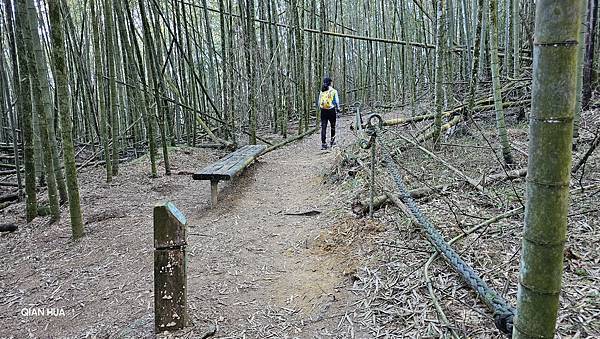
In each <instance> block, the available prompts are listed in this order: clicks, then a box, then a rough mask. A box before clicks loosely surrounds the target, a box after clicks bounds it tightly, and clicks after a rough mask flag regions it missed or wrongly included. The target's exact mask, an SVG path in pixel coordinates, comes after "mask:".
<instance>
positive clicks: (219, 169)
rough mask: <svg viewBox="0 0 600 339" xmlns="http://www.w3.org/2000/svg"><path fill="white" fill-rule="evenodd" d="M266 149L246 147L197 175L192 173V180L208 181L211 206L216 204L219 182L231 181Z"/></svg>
mask: <svg viewBox="0 0 600 339" xmlns="http://www.w3.org/2000/svg"><path fill="white" fill-rule="evenodd" d="M266 148H267V147H266V146H265V145H247V146H244V147H241V148H239V149H237V150H236V151H234V152H232V153H229V154H228V155H227V156H225V157H223V158H222V159H220V160H219V161H217V162H215V163H214V164H211V165H209V166H207V167H205V168H204V169H202V170H201V171H200V172H198V173H194V174H193V175H192V178H193V179H194V180H210V202H211V206H215V205H216V204H217V192H218V191H217V189H218V185H219V181H221V180H231V179H232V178H234V177H235V176H237V175H238V174H240V173H242V171H243V170H244V169H245V168H246V167H248V165H250V164H251V163H253V162H254V160H255V159H256V157H257V156H258V155H260V154H261V153H262V152H263V151H264V150H265V149H266Z"/></svg>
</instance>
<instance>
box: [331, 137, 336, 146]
mask: <svg viewBox="0 0 600 339" xmlns="http://www.w3.org/2000/svg"><path fill="white" fill-rule="evenodd" d="M333 146H337V143H336V142H335V139H331V147H332V148H333Z"/></svg>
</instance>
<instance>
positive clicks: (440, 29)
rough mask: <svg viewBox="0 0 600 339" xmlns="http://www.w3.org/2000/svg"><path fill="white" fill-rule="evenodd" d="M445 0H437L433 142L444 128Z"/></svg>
mask: <svg viewBox="0 0 600 339" xmlns="http://www.w3.org/2000/svg"><path fill="white" fill-rule="evenodd" d="M444 1H445V0H437V1H436V30H435V66H434V67H435V94H434V95H435V113H436V114H435V118H434V120H433V125H434V127H433V128H434V134H433V142H434V143H435V144H438V141H439V138H440V131H441V128H442V112H443V111H444V104H443V87H442V83H443V79H442V78H443V65H444V44H445V41H444V30H445V19H444V11H445V9H444Z"/></svg>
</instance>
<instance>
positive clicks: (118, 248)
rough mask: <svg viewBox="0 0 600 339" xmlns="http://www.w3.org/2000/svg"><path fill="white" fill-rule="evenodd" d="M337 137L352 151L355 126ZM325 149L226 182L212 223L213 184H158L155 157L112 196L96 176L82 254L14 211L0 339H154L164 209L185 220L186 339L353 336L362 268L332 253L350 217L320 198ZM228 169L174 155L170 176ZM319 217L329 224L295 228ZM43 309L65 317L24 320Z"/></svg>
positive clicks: (10, 212)
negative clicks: (349, 330)
mask: <svg viewBox="0 0 600 339" xmlns="http://www.w3.org/2000/svg"><path fill="white" fill-rule="evenodd" d="M340 125H341V126H339V127H338V143H339V144H340V145H344V144H345V143H347V142H350V141H352V140H349V138H347V137H346V135H345V132H344V131H345V130H346V129H347V127H348V126H347V124H346V123H344V122H342V123H341V124H340ZM318 139H319V137H318V135H316V134H315V135H313V136H311V137H309V138H307V139H305V140H303V141H300V142H297V143H295V144H292V145H291V146H288V147H286V148H284V149H282V150H277V151H274V152H272V153H270V154H268V155H266V156H264V157H261V158H260V160H259V161H258V163H256V164H254V165H253V166H251V167H250V168H249V169H248V170H246V171H245V173H244V174H243V175H242V176H241V177H239V178H237V179H236V180H234V181H233V182H232V183H223V182H222V183H221V184H220V201H219V204H218V206H217V207H216V208H214V209H210V208H209V205H208V201H209V200H210V188H209V187H210V185H209V182H207V181H194V180H192V178H191V175H171V176H164V175H161V176H160V177H159V178H156V179H152V178H150V177H149V176H148V172H149V170H148V169H149V161H148V160H147V158H146V157H144V158H141V159H139V160H136V161H133V162H131V163H128V164H125V165H123V166H121V168H120V172H121V174H120V175H118V176H116V177H115V178H114V180H113V182H112V183H111V184H106V183H105V180H104V170H103V169H102V168H94V169H88V170H85V171H83V173H82V174H81V175H80V182H81V197H82V206H83V210H84V213H85V220H86V226H85V227H86V236H85V238H83V240H81V241H79V242H73V241H71V240H70V239H69V234H70V228H69V223H68V221H67V220H66V219H67V218H66V217H65V218H64V220H61V221H60V222H59V223H58V224H54V225H48V223H47V220H45V218H37V219H36V220H35V221H34V222H32V223H31V224H26V223H25V222H24V220H23V208H24V206H23V203H18V204H15V205H12V206H11V207H9V208H8V209H7V210H5V211H4V216H3V219H5V220H6V221H14V222H16V223H17V224H19V230H18V231H17V232H15V233H10V234H2V235H1V236H0V242H1V243H2V246H1V247H0V257H2V261H1V264H0V323H1V324H2V325H1V326H0V337H14V338H23V337H39V338H46V337H52V338H59V337H72V338H75V337H98V338H104V337H107V338H116V337H153V320H154V319H153V275H152V274H153V273H152V272H153V271H152V265H153V240H152V236H153V233H152V208H153V205H154V204H155V203H156V202H158V201H162V200H170V201H172V202H173V203H174V204H175V205H176V206H177V207H178V208H179V209H180V210H181V211H182V212H183V213H184V214H185V215H186V217H187V219H188V232H189V233H188V247H187V253H188V303H189V308H190V312H189V313H190V315H191V320H192V322H193V324H194V325H193V326H192V327H190V328H189V329H187V330H185V331H183V332H181V333H178V334H177V336H183V337H190V338H197V337H199V336H201V334H202V333H204V332H206V331H207V329H209V328H210V325H214V326H216V328H217V332H216V337H219V338H224V337H235V338H243V337H247V338H264V337H303V338H305V337H306V338H311V337H321V336H328V337H329V336H334V337H336V336H343V335H342V334H340V330H339V329H338V322H339V319H340V318H341V317H343V315H344V311H342V309H343V308H345V306H346V304H347V301H348V298H349V297H350V294H349V292H348V291H347V290H348V288H347V287H348V285H349V284H350V283H349V281H350V280H349V278H348V277H349V276H351V274H352V272H355V271H356V267H355V261H354V260H353V259H352V258H350V257H344V256H343V255H342V254H341V253H339V252H335V251H332V250H331V248H330V247H328V245H327V242H328V241H329V240H328V238H329V235H328V230H329V229H331V228H332V225H334V224H336V223H339V222H342V223H344V222H345V221H344V220H345V219H346V218H348V215H347V213H346V212H340V210H341V209H343V208H340V205H339V201H338V199H336V197H335V195H336V194H335V193H336V192H335V190H333V191H332V190H330V189H329V188H328V187H327V186H326V185H323V184H322V181H323V180H322V175H323V174H324V173H325V169H326V168H328V167H329V166H330V164H331V163H332V162H333V158H334V155H335V154H336V152H338V151H336V149H333V150H332V151H328V152H322V151H321V150H320V142H319V140H318ZM221 155H224V153H222V152H219V151H206V150H198V149H191V148H176V149H174V150H173V151H172V152H171V163H172V164H173V168H172V169H173V173H178V172H194V171H195V170H197V169H200V168H202V167H204V166H205V165H207V164H209V163H211V162H213V161H215V160H217V159H218V157H219V156H221ZM161 168H162V167H161ZM40 196H43V194H40ZM313 210H315V211H319V212H321V213H320V214H318V215H315V216H296V215H286V213H297V212H306V211H313ZM344 214H346V215H345V216H344ZM67 215H68V211H67V209H66V207H64V208H63V216H67ZM38 307H42V308H56V309H62V310H64V312H65V315H64V316H62V315H59V316H27V315H23V314H22V312H25V311H23V309H24V308H25V309H35V308H38Z"/></svg>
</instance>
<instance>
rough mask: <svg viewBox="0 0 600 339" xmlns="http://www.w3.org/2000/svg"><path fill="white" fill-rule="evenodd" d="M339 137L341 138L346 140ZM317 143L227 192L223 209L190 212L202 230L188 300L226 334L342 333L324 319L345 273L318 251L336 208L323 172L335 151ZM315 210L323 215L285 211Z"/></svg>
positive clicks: (256, 169) (194, 245)
mask: <svg viewBox="0 0 600 339" xmlns="http://www.w3.org/2000/svg"><path fill="white" fill-rule="evenodd" d="M341 130H342V127H339V128H338V131H340V132H341ZM340 134H341V135H339V136H338V142H340V143H344V142H346V140H345V135H344V133H340ZM318 139H319V136H318V135H316V134H315V135H313V136H311V137H310V138H308V139H306V140H304V141H301V142H299V143H296V144H293V145H292V146H290V147H288V148H286V149H284V150H281V151H275V152H272V153H271V154H268V155H267V156H265V157H263V158H261V159H260V161H259V163H258V164H256V165H255V166H253V168H251V169H250V170H248V171H247V172H246V173H245V174H244V176H243V178H241V179H240V180H237V181H236V182H234V183H233V184H232V185H228V187H226V188H225V189H224V190H222V191H221V193H220V194H221V195H220V199H221V201H220V202H219V204H218V207H217V208H216V209H213V210H203V211H198V212H197V213H192V214H191V215H190V226H191V228H190V232H191V234H197V235H195V236H194V235H192V236H191V241H190V243H191V244H190V246H189V252H190V254H191V255H192V257H191V258H190V261H189V262H190V271H189V276H190V278H189V281H190V284H191V285H192V286H193V287H195V290H194V291H192V292H191V293H190V300H191V301H192V302H195V303H197V304H198V305H202V308H203V309H202V310H201V312H200V314H201V315H202V317H204V319H217V320H219V321H220V324H219V326H220V333H219V334H220V335H223V336H225V335H229V336H234V337H242V336H244V335H245V336H247V337H266V336H269V335H276V336H279V337H283V336H286V335H287V336H300V337H313V335H317V334H319V333H320V332H323V333H321V334H325V333H328V334H332V333H335V331H336V328H335V327H333V328H332V327H331V326H332V325H333V324H332V322H330V321H322V320H323V319H325V318H327V317H330V316H331V314H330V312H328V311H329V310H330V306H331V305H332V304H333V303H336V302H339V298H340V293H342V292H340V289H339V288H340V287H341V286H343V285H344V281H343V275H344V272H343V269H342V267H341V266H340V265H339V262H338V261H337V259H336V258H335V257H332V256H328V255H324V254H323V253H320V252H319V251H318V248H316V247H315V246H314V245H315V240H316V239H317V238H318V237H319V236H320V234H321V232H322V230H324V229H327V228H328V227H330V226H331V223H333V222H334V220H333V219H332V218H331V216H330V215H329V214H330V213H329V212H330V210H331V209H334V208H335V207H336V206H335V203H334V199H333V197H332V193H329V192H327V191H326V187H324V186H323V185H322V173H323V172H324V170H325V168H327V166H328V165H329V164H331V162H332V161H333V155H334V154H335V150H334V151H333V152H331V151H330V152H322V151H320V150H319V148H318V147H319V141H318ZM203 186H208V183H205V184H204V185H203ZM308 211H319V212H321V214H318V215H316V216H298V215H288V214H289V213H299V212H308ZM338 320H339V318H338V319H337V320H336V324H337V321H338ZM334 326H335V325H334Z"/></svg>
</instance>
